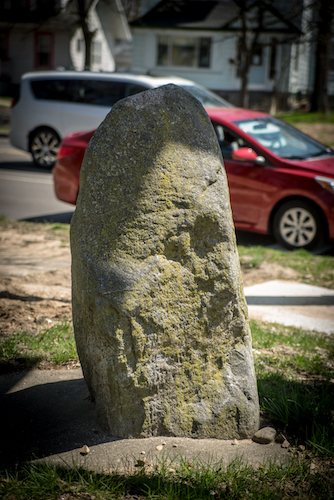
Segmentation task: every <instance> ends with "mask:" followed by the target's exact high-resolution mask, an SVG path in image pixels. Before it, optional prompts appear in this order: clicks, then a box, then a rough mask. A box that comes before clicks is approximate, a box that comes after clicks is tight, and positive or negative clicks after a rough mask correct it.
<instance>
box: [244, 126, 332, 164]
mask: <svg viewBox="0 0 334 500" xmlns="http://www.w3.org/2000/svg"><path fill="white" fill-rule="evenodd" d="M234 123H235V124H236V125H238V127H239V128H240V129H241V130H242V131H243V132H245V133H246V134H249V135H250V136H251V137H253V138H254V139H255V140H256V141H258V142H259V143H260V144H261V145H262V146H265V147H266V148H268V149H270V150H271V151H272V152H273V153H275V154H276V155H277V156H280V157H281V158H290V159H303V158H310V157H315V156H320V155H322V154H328V153H332V154H333V151H332V150H330V149H329V148H326V147H325V146H323V145H322V144H320V143H319V142H317V141H316V140H314V139H311V137H309V136H307V135H305V134H303V133H302V132H300V131H299V130H297V129H295V128H294V127H291V126H290V125H288V124H287V123H284V122H282V121H280V120H277V119H276V118H273V117H264V118H255V119H251V120H241V121H236V122H234Z"/></svg>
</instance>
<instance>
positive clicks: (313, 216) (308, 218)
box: [273, 200, 324, 250]
mask: <svg viewBox="0 0 334 500" xmlns="http://www.w3.org/2000/svg"><path fill="white" fill-rule="evenodd" d="M273 229H274V235H275V238H276V240H277V241H278V242H279V243H280V244H281V245H283V246H284V247H285V248H288V249H289V250H295V249H300V248H305V249H312V248H315V247H316V246H317V245H318V244H320V243H321V242H322V241H323V238H324V230H323V225H322V223H321V217H320V215H319V212H318V210H316V208H314V207H313V206H312V205H311V204H309V203H307V202H305V201H302V200H294V201H289V202H287V203H285V204H284V205H282V206H281V207H280V208H279V209H278V210H277V212H276V214H275V217H274V227H273Z"/></svg>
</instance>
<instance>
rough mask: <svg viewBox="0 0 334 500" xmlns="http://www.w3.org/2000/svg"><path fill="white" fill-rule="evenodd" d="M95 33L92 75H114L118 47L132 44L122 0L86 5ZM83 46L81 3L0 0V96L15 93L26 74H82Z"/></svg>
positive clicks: (74, 0) (95, 0) (100, 0)
mask: <svg viewBox="0 0 334 500" xmlns="http://www.w3.org/2000/svg"><path fill="white" fill-rule="evenodd" d="M86 4H90V8H89V12H88V16H87V21H88V24H89V29H90V31H94V32H95V34H94V37H93V40H92V46H91V70H94V71H102V70H103V71H114V70H115V69H116V67H117V58H116V56H115V54H116V53H117V49H118V45H119V44H120V43H122V42H124V41H129V40H131V33H130V30H129V27H128V24H127V21H126V17H125V15H124V12H123V9H122V3H121V0H86ZM84 61H85V43H84V37H83V32H82V29H81V27H80V17H79V14H78V3H77V0H1V2H0V95H1V94H2V95H5V94H8V93H12V92H13V88H15V87H16V86H17V85H18V83H19V82H20V77H21V75H22V74H23V73H26V72H27V71H32V70H47V69H54V68H66V69H68V68H71V69H76V70H83V69H84Z"/></svg>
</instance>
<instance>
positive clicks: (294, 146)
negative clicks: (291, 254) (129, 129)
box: [53, 107, 334, 249]
mask: <svg viewBox="0 0 334 500" xmlns="http://www.w3.org/2000/svg"><path fill="white" fill-rule="evenodd" d="M206 111H207V113H208V115H209V117H210V119H211V121H212V123H213V126H214V129H215V131H216V134H217V138H218V141H219V144H220V146H221V149H222V153H223V157H224V164H225V168H226V172H227V177H228V183H229V188H230V197H231V206H232V212H233V219H234V223H235V227H236V228H237V229H241V230H245V231H253V232H256V233H262V234H273V235H274V236H275V238H276V240H277V241H278V242H279V243H281V244H282V245H283V246H285V247H286V248H288V249H296V248H307V249H311V248H314V247H315V246H317V245H318V244H320V243H321V242H323V241H325V240H328V239H329V240H330V241H334V150H333V149H331V148H328V147H326V146H324V145H323V144H321V143H319V142H318V141H316V140H314V139H312V138H311V137H309V136H307V135H305V134H303V133H302V132H300V131H299V130H297V129H295V128H294V127H291V126H290V125H287V124H286V123H284V122H282V121H280V120H278V119H276V118H273V117H271V116H269V115H267V114H265V113H260V112H257V111H251V110H246V109H241V108H234V107H231V108H206ZM93 133H94V131H90V132H80V133H76V134H69V135H67V136H65V138H64V140H63V142H62V144H61V147H60V150H59V154H58V159H57V163H56V165H55V167H54V169H53V175H54V183H55V192H56V196H57V197H58V198H59V199H60V200H62V201H66V202H69V203H73V204H75V203H76V198H77V194H78V190H79V173H80V168H81V163H82V160H83V156H84V152H85V149H86V147H87V145H88V142H89V140H90V138H91V137H92V135H93Z"/></svg>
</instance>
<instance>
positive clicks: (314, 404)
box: [257, 374, 334, 456]
mask: <svg viewBox="0 0 334 500" xmlns="http://www.w3.org/2000/svg"><path fill="white" fill-rule="evenodd" d="M257 383H258V391H259V399H260V407H261V411H262V412H263V413H264V414H266V415H267V416H268V417H269V418H270V420H271V421H272V423H273V425H275V426H277V427H278V428H279V429H280V430H281V431H282V432H283V434H284V433H285V434H286V435H287V436H288V437H289V439H290V441H291V440H292V443H291V444H306V445H307V446H308V447H309V448H311V449H312V451H314V452H318V453H324V454H326V455H329V456H334V425H333V423H334V421H333V417H334V384H333V383H331V382H330V381H323V382H321V381H315V382H314V383H310V382H296V381H287V380H286V379H285V378H284V376H282V375H279V374H267V375H260V376H258V377H257Z"/></svg>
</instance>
